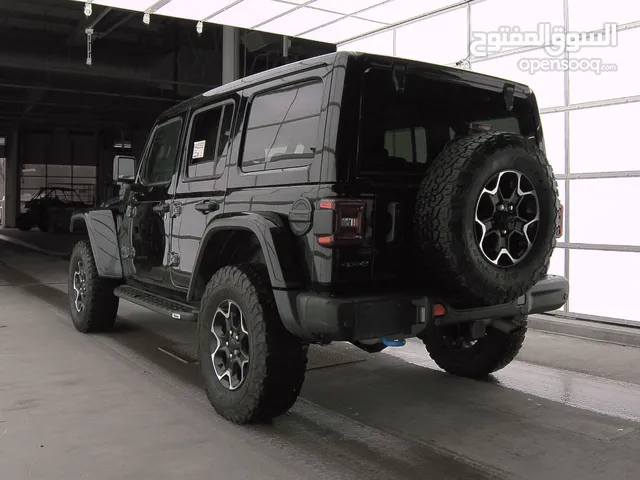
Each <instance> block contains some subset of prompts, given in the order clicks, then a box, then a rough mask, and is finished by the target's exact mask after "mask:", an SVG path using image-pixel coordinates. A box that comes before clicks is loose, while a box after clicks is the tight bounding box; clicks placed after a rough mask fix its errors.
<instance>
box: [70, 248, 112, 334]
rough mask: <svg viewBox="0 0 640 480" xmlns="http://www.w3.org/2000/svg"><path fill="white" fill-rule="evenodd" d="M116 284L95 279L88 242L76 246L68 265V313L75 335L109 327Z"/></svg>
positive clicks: (94, 268) (104, 279)
mask: <svg viewBox="0 0 640 480" xmlns="http://www.w3.org/2000/svg"><path fill="white" fill-rule="evenodd" d="M117 286H118V282H117V281H114V280H111V279H107V278H101V277H99V276H98V270H97V269H96V262H95V259H94V258H93V251H92V250H91V244H90V243H89V241H88V240H81V241H79V242H78V243H76V245H75V247H74V249H73V253H72V254H71V261H70V262H69V286H68V296H69V310H70V313H71V320H72V321H73V325H74V327H76V329H77V330H78V331H79V332H82V333H91V332H104V331H108V330H110V329H111V328H112V327H113V324H114V322H115V320H116V316H117V315H118V305H119V300H120V299H119V298H118V297H116V296H115V295H114V294H113V291H114V289H115V288H116V287H117Z"/></svg>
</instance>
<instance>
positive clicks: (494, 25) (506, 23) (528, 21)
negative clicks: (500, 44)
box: [471, 0, 564, 51]
mask: <svg viewBox="0 0 640 480" xmlns="http://www.w3.org/2000/svg"><path fill="white" fill-rule="evenodd" d="M541 22H548V23H550V24H551V27H554V26H562V25H564V12H563V4H562V1H561V0H538V1H536V2H532V1H531V0H486V1H484V2H480V3H477V4H472V5H471V32H472V33H486V34H489V33H491V32H499V28H500V27H512V28H513V27H519V28H520V31H521V32H537V31H538V25H539V24H540V23H541ZM471 38H472V41H473V39H474V37H473V36H472V37H471ZM513 48H518V45H513V46H505V47H504V50H503V51H506V50H509V49H513Z"/></svg>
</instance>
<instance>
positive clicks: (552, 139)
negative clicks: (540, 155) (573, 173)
mask: <svg viewBox="0 0 640 480" xmlns="http://www.w3.org/2000/svg"><path fill="white" fill-rule="evenodd" d="M540 118H541V119H542V132H543V133H544V144H545V147H546V149H547V158H548V159H549V162H550V163H551V166H552V167H553V173H555V174H556V175H561V174H564V173H566V172H565V168H564V161H565V157H566V151H565V114H564V112H560V113H545V114H543V115H541V116H540Z"/></svg>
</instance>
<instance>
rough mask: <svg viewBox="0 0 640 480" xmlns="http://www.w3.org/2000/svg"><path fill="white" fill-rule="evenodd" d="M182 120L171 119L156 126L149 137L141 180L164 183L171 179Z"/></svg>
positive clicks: (176, 156) (148, 182) (149, 182)
mask: <svg viewBox="0 0 640 480" xmlns="http://www.w3.org/2000/svg"><path fill="white" fill-rule="evenodd" d="M181 128H182V120H180V119H176V120H171V121H169V122H168V123H165V124H164V125H161V126H160V127H158V128H157V129H156V131H155V133H154V134H153V138H152V139H151V147H150V148H149V152H148V154H147V157H146V159H145V162H144V163H145V165H144V169H143V174H142V180H143V182H144V183H146V184H164V183H169V182H170V181H171V177H173V173H174V172H175V168H176V161H177V159H178V144H179V142H180V130H181Z"/></svg>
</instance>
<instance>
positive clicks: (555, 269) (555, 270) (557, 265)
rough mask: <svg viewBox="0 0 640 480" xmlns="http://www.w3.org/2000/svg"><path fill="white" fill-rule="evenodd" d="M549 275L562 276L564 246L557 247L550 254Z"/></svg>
mask: <svg viewBox="0 0 640 480" xmlns="http://www.w3.org/2000/svg"><path fill="white" fill-rule="evenodd" d="M549 274H550V275H562V276H563V277H564V275H565V273H564V248H560V247H557V248H556V249H555V250H554V251H553V255H551V264H550V265H549Z"/></svg>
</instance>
